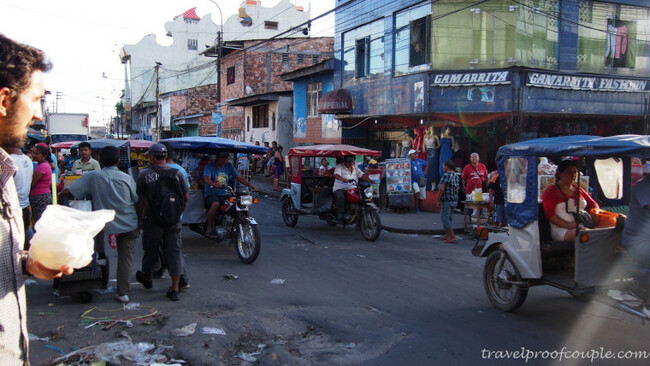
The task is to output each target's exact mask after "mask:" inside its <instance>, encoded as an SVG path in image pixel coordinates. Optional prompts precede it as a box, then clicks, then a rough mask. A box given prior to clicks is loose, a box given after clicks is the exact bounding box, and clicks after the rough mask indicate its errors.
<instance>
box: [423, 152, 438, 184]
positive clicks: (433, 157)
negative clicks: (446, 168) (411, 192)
mask: <svg viewBox="0 0 650 366" xmlns="http://www.w3.org/2000/svg"><path fill="white" fill-rule="evenodd" d="M438 153H439V149H431V148H429V149H427V187H426V190H427V191H431V190H436V191H437V190H438V180H439V179H440V175H439V169H440V168H439V167H438V163H439V161H440V159H439V158H438Z"/></svg>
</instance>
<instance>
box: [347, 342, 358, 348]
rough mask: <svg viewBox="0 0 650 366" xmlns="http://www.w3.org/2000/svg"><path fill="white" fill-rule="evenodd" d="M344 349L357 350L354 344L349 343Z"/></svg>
mask: <svg viewBox="0 0 650 366" xmlns="http://www.w3.org/2000/svg"><path fill="white" fill-rule="evenodd" d="M345 348H347V349H354V348H357V344H356V343H354V342H351V343H348V344H346V345H345Z"/></svg>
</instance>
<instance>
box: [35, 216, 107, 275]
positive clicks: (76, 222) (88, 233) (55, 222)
mask: <svg viewBox="0 0 650 366" xmlns="http://www.w3.org/2000/svg"><path fill="white" fill-rule="evenodd" d="M113 218H115V211H113V210H98V211H92V212H85V211H80V210H76V209H74V208H70V207H65V206H58V205H57V206H54V205H49V206H47V209H46V210H45V212H44V213H43V216H41V218H40V220H38V222H37V223H36V227H35V229H36V234H34V237H33V238H32V241H31V246H30V248H29V256H30V257H32V258H33V259H34V260H35V261H37V262H40V263H41V264H42V265H44V266H45V267H47V268H50V269H54V270H59V269H61V267H62V266H69V267H73V268H82V267H85V266H87V265H88V263H90V261H91V260H92V256H93V252H94V250H95V246H94V241H93V238H94V237H95V235H97V233H99V232H100V231H101V230H102V229H103V228H104V225H106V223H107V222H109V221H112V220H113Z"/></svg>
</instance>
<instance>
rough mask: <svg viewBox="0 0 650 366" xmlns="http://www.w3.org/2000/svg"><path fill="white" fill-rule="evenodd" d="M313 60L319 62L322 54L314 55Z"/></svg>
mask: <svg viewBox="0 0 650 366" xmlns="http://www.w3.org/2000/svg"><path fill="white" fill-rule="evenodd" d="M311 62H313V63H315V64H317V63H319V62H320V55H313V56H312V57H311Z"/></svg>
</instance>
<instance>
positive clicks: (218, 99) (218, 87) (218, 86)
mask: <svg viewBox="0 0 650 366" xmlns="http://www.w3.org/2000/svg"><path fill="white" fill-rule="evenodd" d="M222 27H223V25H222ZM221 37H222V34H221V31H218V32H217V44H218V47H219V50H218V51H217V102H219V103H221V55H222V51H221V48H222V42H223V41H222V39H221ZM217 112H219V113H221V111H217Z"/></svg>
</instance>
